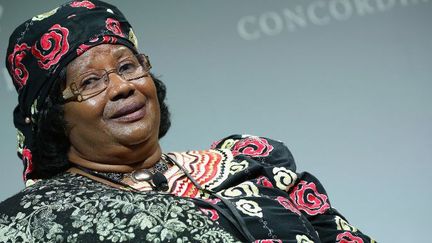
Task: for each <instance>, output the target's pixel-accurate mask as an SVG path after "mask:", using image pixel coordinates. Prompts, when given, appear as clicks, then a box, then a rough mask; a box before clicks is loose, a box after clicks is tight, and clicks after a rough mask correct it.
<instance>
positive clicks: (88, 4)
mask: <svg viewBox="0 0 432 243" xmlns="http://www.w3.org/2000/svg"><path fill="white" fill-rule="evenodd" d="M69 5H70V6H71V7H73V8H80V7H84V8H88V9H93V8H95V7H96V6H95V5H94V4H93V3H92V2H90V1H73V2H71V3H70V4H69Z"/></svg>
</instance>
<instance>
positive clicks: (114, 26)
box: [105, 18, 124, 37]
mask: <svg viewBox="0 0 432 243" xmlns="http://www.w3.org/2000/svg"><path fill="white" fill-rule="evenodd" d="M105 24H106V28H107V29H108V30H110V31H111V32H113V33H114V34H116V35H119V36H122V37H123V36H124V35H123V32H122V30H121V28H120V23H119V22H118V20H116V19H113V18H107V20H106V21H105Z"/></svg>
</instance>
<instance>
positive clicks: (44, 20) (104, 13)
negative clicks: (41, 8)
mask: <svg viewBox="0 0 432 243" xmlns="http://www.w3.org/2000/svg"><path fill="white" fill-rule="evenodd" d="M99 44H120V45H125V46H127V47H129V48H130V49H131V50H133V51H134V52H137V51H136V50H137V39H136V37H135V34H134V32H133V30H132V27H131V25H130V24H129V22H128V21H127V20H126V18H125V17H124V15H123V14H122V13H121V12H120V11H119V10H118V9H117V8H116V7H115V6H113V5H110V4H107V3H105V2H101V1H97V0H91V1H71V2H68V3H65V4H63V5H61V6H59V7H57V8H55V9H53V10H51V11H49V12H46V13H44V14H40V15H37V16H35V17H33V18H31V19H29V20H27V21H26V22H24V23H23V24H21V25H20V26H18V27H17V28H16V29H15V31H14V32H13V33H12V35H11V36H10V39H9V46H8V49H7V54H6V67H7V69H8V71H9V74H10V75H11V77H12V80H13V82H14V85H15V88H16V90H17V92H18V105H17V106H16V108H15V110H14V124H15V127H16V128H17V130H18V136H17V138H18V157H20V158H21V159H22V162H23V164H24V173H23V179H24V181H26V180H27V179H28V178H31V173H32V172H33V169H34V167H33V164H32V163H33V162H32V147H33V142H34V141H33V131H34V130H35V129H37V126H38V124H37V120H36V117H37V114H38V111H39V110H40V109H41V108H42V107H43V105H44V102H45V100H46V98H47V96H48V95H49V93H50V90H51V88H52V87H53V84H54V83H55V81H56V79H57V77H58V75H59V73H60V71H61V70H62V69H63V68H65V67H66V65H67V64H68V63H69V62H71V61H72V60H73V59H75V58H76V57H78V56H80V55H81V54H83V53H84V52H85V51H87V50H88V49H90V48H92V47H94V46H96V45H99Z"/></svg>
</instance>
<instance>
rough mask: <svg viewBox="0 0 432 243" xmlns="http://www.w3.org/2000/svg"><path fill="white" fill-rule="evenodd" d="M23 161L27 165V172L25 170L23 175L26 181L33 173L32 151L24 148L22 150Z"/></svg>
mask: <svg viewBox="0 0 432 243" xmlns="http://www.w3.org/2000/svg"><path fill="white" fill-rule="evenodd" d="M22 159H23V162H24V163H25V164H26V165H25V167H26V170H25V172H24V175H23V179H24V181H26V180H27V175H28V174H30V173H31V172H32V171H33V161H32V154H31V151H30V149H27V148H24V149H23V150H22Z"/></svg>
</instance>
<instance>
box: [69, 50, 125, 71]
mask: <svg viewBox="0 0 432 243" xmlns="http://www.w3.org/2000/svg"><path fill="white" fill-rule="evenodd" d="M132 54H133V52H132V51H131V50H130V49H129V48H128V47H126V46H123V45H112V44H102V45H98V46H95V47H93V48H91V49H89V50H88V51H86V52H85V53H83V54H82V55H81V56H79V57H77V58H75V59H74V60H73V61H72V62H70V63H69V64H68V66H67V72H68V73H69V74H73V73H75V74H76V73H77V72H78V73H81V72H83V71H85V70H88V69H91V68H97V67H96V66H98V65H99V64H100V63H103V62H106V61H108V60H110V58H108V57H113V58H114V60H115V59H118V58H120V57H123V56H125V55H132Z"/></svg>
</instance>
